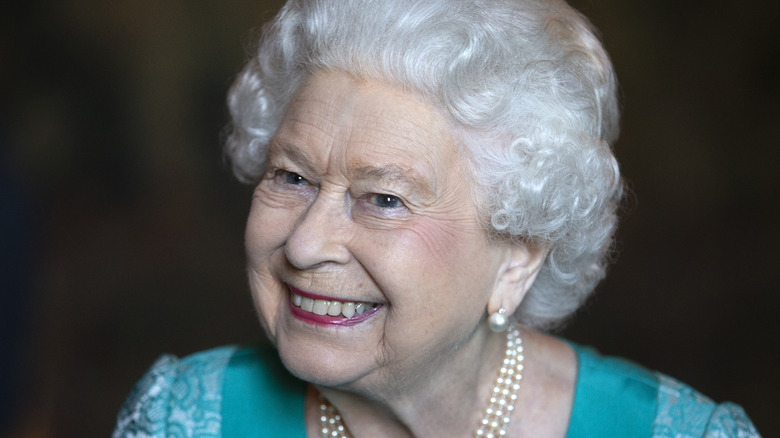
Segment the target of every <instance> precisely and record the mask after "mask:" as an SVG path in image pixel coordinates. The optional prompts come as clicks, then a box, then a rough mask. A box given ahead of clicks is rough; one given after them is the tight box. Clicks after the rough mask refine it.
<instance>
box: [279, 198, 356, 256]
mask: <svg viewBox="0 0 780 438" xmlns="http://www.w3.org/2000/svg"><path fill="white" fill-rule="evenodd" d="M345 205H346V203H345V202H344V200H343V197H341V196H340V195H338V194H326V193H323V192H322V191H321V192H320V193H318V194H317V198H316V199H315V200H314V202H313V203H311V204H310V205H309V207H308V209H307V210H306V211H305V212H304V213H303V215H302V216H301V218H300V219H299V221H298V223H297V224H296V225H295V227H294V228H293V230H292V232H291V233H290V235H289V237H288V238H287V243H286V244H285V253H286V255H287V260H289V261H290V263H291V264H292V265H293V266H295V267H296V268H298V269H311V268H315V267H318V266H321V265H325V264H328V263H335V264H346V263H347V262H348V261H349V259H350V252H349V250H348V248H347V241H348V239H349V234H350V229H349V228H350V219H349V214H348V210H347V208H346V207H345Z"/></svg>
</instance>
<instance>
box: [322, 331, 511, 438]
mask: <svg viewBox="0 0 780 438" xmlns="http://www.w3.org/2000/svg"><path fill="white" fill-rule="evenodd" d="M505 351H506V336H505V335H504V334H495V333H492V332H490V331H489V330H488V329H487V327H486V326H485V325H481V326H480V327H479V328H478V329H477V331H475V332H474V333H473V335H472V336H471V337H470V339H469V340H468V341H467V342H465V343H464V344H462V345H460V346H458V348H456V349H453V350H452V351H451V352H450V354H449V355H446V357H439V358H438V361H437V363H436V364H425V366H421V367H419V369H421V370H422V369H425V370H429V371H428V372H427V373H419V374H416V375H414V376H402V377H401V378H398V376H390V375H386V376H381V377H375V378H374V379H366V381H363V382H359V384H356V385H355V387H351V388H346V389H335V388H327V387H318V388H317V390H319V391H320V392H321V393H322V394H323V395H324V396H325V397H326V398H327V399H328V400H329V401H330V403H331V404H333V406H335V407H336V409H338V411H339V412H340V414H341V416H342V418H343V421H344V423H345V424H346V426H347V428H348V429H349V430H350V432H351V433H352V436H353V437H366V436H370V437H404V436H408V437H423V436H425V437H429V436H453V437H457V436H471V435H472V434H473V433H474V431H475V430H476V428H477V426H478V424H479V422H480V420H481V419H482V416H483V413H484V409H485V408H486V406H487V403H488V400H489V398H490V393H491V391H492V389H493V386H494V383H495V378H496V375H497V373H498V369H499V368H500V366H501V363H502V360H503V358H504V354H505ZM443 356H444V355H443ZM390 373H392V370H390ZM391 377H392V379H391ZM407 377H408V378H407ZM372 380H373V381H372ZM401 382H404V383H403V384H401ZM316 394H317V392H316V390H311V391H310V394H309V395H308V396H307V406H308V407H307V417H308V419H307V422H308V424H309V425H310V426H309V429H310V431H311V430H319V426H318V424H319V408H318V404H317V402H316V400H317V396H316ZM312 425H313V426H314V429H312V428H311V426H312ZM312 436H318V435H312Z"/></svg>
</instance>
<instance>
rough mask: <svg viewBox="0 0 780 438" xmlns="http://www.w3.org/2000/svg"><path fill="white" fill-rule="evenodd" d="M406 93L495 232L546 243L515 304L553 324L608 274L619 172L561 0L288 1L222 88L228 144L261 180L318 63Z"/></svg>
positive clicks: (595, 58)
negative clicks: (436, 123)
mask: <svg viewBox="0 0 780 438" xmlns="http://www.w3.org/2000/svg"><path fill="white" fill-rule="evenodd" d="M323 70H329V71H341V72H344V73H346V74H349V75H352V76H353V77H357V78H365V79H375V80H380V81H383V82H385V83H389V84H392V85H394V86H397V87H399V88H401V89H403V90H406V91H408V92H411V93H414V94H416V95H418V96H420V97H421V98H423V99H424V100H425V101H427V102H428V103H430V104H431V105H432V106H433V107H434V108H436V109H437V110H438V111H439V112H440V113H441V114H443V115H444V117H446V118H447V119H448V120H449V121H450V122H451V124H452V126H453V134H454V137H455V138H456V139H458V140H459V142H460V146H461V147H462V148H463V149H464V150H465V151H466V153H465V154H464V156H466V157H467V159H468V160H469V162H470V164H471V168H472V170H473V175H471V177H472V180H473V181H475V185H476V186H477V188H476V192H477V203H478V204H479V205H478V208H479V211H480V213H481V216H482V218H483V222H484V225H485V227H486V229H487V230H488V232H489V234H490V235H491V236H494V237H496V238H501V239H509V240H512V241H515V242H522V243H526V244H539V245H545V246H547V247H548V248H549V253H548V255H547V257H546V259H545V261H544V264H543V266H542V268H541V271H540V272H539V275H538V277H537V279H536V281H535V283H534V284H533V286H532V287H531V289H530V290H529V292H528V294H527V295H526V297H525V298H524V300H523V302H522V304H521V305H520V308H519V309H518V311H517V314H516V316H517V318H518V319H519V320H520V321H521V322H523V323H524V324H527V325H530V326H534V327H537V328H542V329H544V328H551V327H553V326H555V325H556V324H557V323H560V322H561V321H563V320H565V319H566V318H567V317H568V316H570V315H571V314H572V313H573V312H574V311H575V310H576V309H577V308H578V307H579V306H580V305H581V304H582V303H583V302H584V300H585V299H586V298H587V296H588V295H589V294H590V293H591V292H592V291H593V289H594V288H595V286H596V284H597V283H598V282H599V281H600V280H601V279H602V278H603V277H604V275H605V269H606V264H607V259H608V257H609V250H610V247H611V244H612V239H613V234H614V230H615V227H616V224H617V219H616V210H617V207H618V204H619V202H620V199H621V196H622V187H623V186H622V182H621V179H620V171H619V169H618V165H617V161H616V160H615V158H614V156H613V154H612V151H611V149H610V143H611V142H613V141H614V140H615V139H616V137H617V132H618V118H619V114H618V104H617V97H616V94H617V93H616V87H617V86H616V79H615V75H614V72H613V70H612V65H611V63H610V61H609V58H608V56H607V54H606V52H605V51H604V49H603V47H602V46H601V44H600V42H599V40H598V38H597V37H596V36H595V34H594V31H593V29H592V27H591V26H590V24H589V22H588V21H587V19H586V18H584V17H583V16H582V15H580V14H579V13H578V12H576V11H575V10H574V9H572V8H571V7H570V6H569V5H567V4H566V3H565V2H563V1H561V0H549V1H548V0H337V1H331V0H290V1H289V2H288V3H287V4H286V5H285V6H284V7H283V8H282V10H281V11H280V12H279V13H278V15H277V16H276V18H275V19H274V20H273V21H272V22H271V23H269V24H268V25H266V27H265V28H264V31H263V36H262V38H261V41H260V44H259V46H258V48H257V51H256V55H255V56H254V57H252V58H251V59H250V60H249V61H248V63H247V64H246V66H245V67H244V68H243V70H242V71H241V73H240V74H239V76H238V77H237V79H236V81H235V83H234V84H233V86H232V88H231V90H230V92H229V95H228V107H229V110H230V114H231V117H232V124H231V127H230V132H229V137H228V139H227V143H226V153H227V155H228V157H229V158H230V160H231V162H232V166H233V171H234V173H235V175H236V176H237V177H238V178H239V179H240V180H242V181H245V182H256V181H257V180H258V178H259V177H260V176H261V175H262V174H263V172H264V167H265V158H266V148H267V145H268V142H269V140H270V139H271V137H272V136H273V135H274V133H275V131H276V129H277V128H278V126H279V123H280V121H281V119H282V116H283V115H284V112H285V110H286V107H287V104H288V103H289V101H290V100H291V98H292V96H293V94H294V93H295V91H296V90H297V89H298V87H299V86H300V85H301V84H302V83H303V81H304V80H305V79H306V78H307V77H308V76H309V75H311V74H312V73H314V72H317V71H323Z"/></svg>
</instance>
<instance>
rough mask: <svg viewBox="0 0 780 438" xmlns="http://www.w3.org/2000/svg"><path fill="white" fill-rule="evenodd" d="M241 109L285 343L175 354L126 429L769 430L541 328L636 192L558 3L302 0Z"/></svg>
mask: <svg viewBox="0 0 780 438" xmlns="http://www.w3.org/2000/svg"><path fill="white" fill-rule="evenodd" d="M228 106H229V109H230V114H231V117H232V124H231V133H230V136H229V139H228V141H227V144H226V151H227V155H228V156H229V158H230V160H231V162H232V165H233V170H234V173H235V174H236V176H237V177H238V178H239V179H241V180H242V181H245V182H248V183H252V184H255V185H256V189H255V191H254V195H253V199H252V207H251V211H250V213H249V219H248V222H247V227H246V253H247V271H248V277H249V285H250V289H251V293H252V297H253V299H254V303H255V307H256V310H257V313H258V315H259V319H260V322H261V323H262V326H263V328H264V330H265V334H266V336H267V338H268V340H270V344H271V345H272V348H262V347H248V348H240V347H222V348H218V349H214V350H210V351H207V352H203V353H198V354H195V355H193V356H190V357H187V358H184V359H176V358H174V357H172V356H164V357H163V358H161V359H160V360H158V362H157V363H156V364H155V365H154V366H153V367H152V369H151V370H150V371H149V373H148V374H147V375H146V376H145V377H144V378H143V379H142V380H141V381H140V382H139V383H138V385H137V386H136V388H135V389H134V391H133V393H132V394H131V396H130V397H129V398H128V401H127V402H126V404H125V406H124V407H123V410H122V412H121V413H120V416H119V420H118V425H117V429H116V430H115V433H114V436H116V437H121V436H139V435H141V436H145V435H143V434H146V435H150V436H171V435H173V436H226V437H228V436H262V437H265V436H269V437H271V436H273V437H277V436H284V437H293V436H296V437H297V436H299V437H304V436H308V437H319V436H323V437H325V436H328V437H348V436H351V437H360V438H362V437H466V436H485V437H498V436H510V437H563V436H570V437H577V436H598V437H610V436H616V437H617V436H620V437H625V436H677V435H679V434H683V435H685V436H703V435H706V434H711V435H712V436H731V435H733V436H751V435H753V436H757V433H756V431H755V428H754V427H753V426H752V425H751V423H750V421H749V420H748V419H747V417H746V416H745V414H744V412H743V411H742V409H741V408H740V407H738V406H736V405H734V404H731V403H724V404H716V403H714V402H712V401H710V400H709V399H706V398H705V397H704V396H702V395H700V394H698V393H696V392H695V391H694V390H693V389H691V388H689V387H687V386H685V385H684V384H682V383H679V382H677V381H675V380H673V379H672V378H669V377H666V376H663V375H661V374H658V373H654V372H651V371H648V370H645V369H643V368H641V367H639V366H636V365H632V364H629V363H628V362H625V361H621V360H619V359H612V358H605V357H602V356H599V355H598V354H597V353H595V352H594V351H593V350H590V349H586V348H582V347H579V346H577V345H574V344H571V343H568V342H566V341H563V340H561V339H559V338H556V337H553V336H550V335H549V334H547V332H548V331H549V330H550V329H552V328H555V327H556V326H558V325H560V324H561V322H563V321H564V320H566V319H567V318H568V317H570V316H571V315H572V313H573V312H575V311H576V310H577V308H578V307H579V306H580V305H581V304H582V303H583V301H584V300H585V299H586V298H587V297H588V295H589V294H590V293H591V292H592V290H593V289H594V287H595V286H596V284H597V283H598V282H599V281H600V280H601V279H602V278H603V277H604V274H605V266H606V264H607V259H608V256H609V250H610V246H611V243H612V239H613V233H614V230H615V226H616V223H617V219H616V209H617V207H618V205H619V203H620V200H621V195H622V187H623V186H622V181H621V177H620V172H619V169H618V165H617V161H616V160H615V157H614V155H613V153H612V151H611V147H610V144H611V143H612V142H613V141H614V140H615V138H616V137H617V131H618V105H617V99H616V79H615V75H614V73H613V70H612V66H611V64H610V61H609V58H608V56H607V54H606V53H605V51H604V49H603V48H602V46H601V44H600V42H599V41H598V39H597V38H596V37H595V36H594V31H593V29H592V28H591V26H590V25H589V24H588V22H587V20H586V19H585V18H584V17H583V16H582V15H580V14H579V13H577V12H575V11H574V10H573V9H572V8H571V7H570V6H568V5H567V4H565V3H564V2H562V1H557V0H553V1H547V0H544V1H537V0H523V1H509V0H490V1H488V0H462V1H453V0H425V1H409V0H382V1H369V0H338V1H325V0H319V1H318V0H290V1H289V2H288V3H287V4H286V5H285V6H284V7H283V9H282V10H281V11H280V12H279V13H278V15H277V16H276V18H275V19H274V20H273V21H272V22H271V23H270V24H268V25H267V26H266V27H265V29H264V33H263V36H262V39H261V41H260V44H259V46H258V49H257V51H256V54H255V56H254V57H253V58H252V59H251V60H250V61H249V62H248V63H247V65H246V66H245V67H244V69H243V70H242V72H241V73H240V74H239V76H238V78H237V79H236V81H235V83H234V85H233V87H232V88H231V90H230V93H229V96H228ZM730 434H731V435H730Z"/></svg>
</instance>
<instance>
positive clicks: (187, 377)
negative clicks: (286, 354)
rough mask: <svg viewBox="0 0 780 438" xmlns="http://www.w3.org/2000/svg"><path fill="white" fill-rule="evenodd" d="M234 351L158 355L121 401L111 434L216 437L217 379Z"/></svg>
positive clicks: (218, 411) (132, 437)
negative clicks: (120, 407)
mask: <svg viewBox="0 0 780 438" xmlns="http://www.w3.org/2000/svg"><path fill="white" fill-rule="evenodd" d="M235 350H236V348H235V347H222V348H217V349H214V350H209V351H205V352H202V353H198V354H195V355H192V356H189V357H187V358H185V359H182V360H178V359H177V358H176V357H175V356H171V355H166V356H162V357H161V358H159V359H158V360H157V361H156V362H155V363H154V365H152V367H151V368H150V370H149V371H148V372H147V373H146V375H145V376H144V377H143V378H141V380H140V381H139V382H138V383H137V384H136V385H135V387H134V388H133V390H132V392H131V393H130V395H129V396H128V398H127V400H126V401H125V403H124V405H123V406H122V409H121V410H120V412H119V416H118V419H117V425H116V429H115V430H114V433H113V435H112V437H113V438H185V437H198V438H219V437H221V436H222V433H221V426H222V412H221V411H222V383H223V380H224V375H225V370H226V369H227V365H228V363H229V362H230V358H231V356H232V355H233V353H234V352H235Z"/></svg>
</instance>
